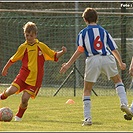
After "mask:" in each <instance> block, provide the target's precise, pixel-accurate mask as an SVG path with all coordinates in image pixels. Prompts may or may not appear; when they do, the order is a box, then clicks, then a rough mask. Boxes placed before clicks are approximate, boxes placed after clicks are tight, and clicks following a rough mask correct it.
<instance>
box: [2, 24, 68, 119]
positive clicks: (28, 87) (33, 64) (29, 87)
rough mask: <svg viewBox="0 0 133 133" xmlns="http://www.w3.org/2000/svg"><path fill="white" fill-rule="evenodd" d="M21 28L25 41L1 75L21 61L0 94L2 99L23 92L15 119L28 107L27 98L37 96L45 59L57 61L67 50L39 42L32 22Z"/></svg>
mask: <svg viewBox="0 0 133 133" xmlns="http://www.w3.org/2000/svg"><path fill="white" fill-rule="evenodd" d="M23 30H24V36H25V40H26V41H25V42H24V43H23V44H21V45H20V46H19V47H18V49H17V51H16V53H15V54H14V55H13V56H12V57H11V58H10V59H9V61H8V62H7V63H6V65H5V66H4V68H3V70H2V75H3V76H6V75H7V72H8V69H9V68H10V66H11V65H13V64H14V63H15V62H17V61H18V60H21V61H22V66H21V68H20V71H19V74H18V75H17V76H16V78H15V79H14V81H13V82H12V84H11V86H10V87H9V88H7V89H6V90H5V91H4V92H3V93H1V94H0V99H1V100H4V99H6V98H7V97H9V96H10V95H12V94H15V93H16V94H18V93H20V92H23V95H22V100H21V103H20V106H19V108H18V112H17V113H16V115H15V121H21V120H22V116H23V115H24V112H25V111H26V109H27V107H28V101H29V99H30V98H35V97H36V96H37V94H38V92H39V89H40V87H41V84H42V80H43V75H44V63H45V61H47V60H51V61H55V62H57V61H58V59H59V58H60V57H61V56H62V55H63V54H64V53H66V52H67V48H66V47H64V46H63V47H62V50H60V51H58V52H56V51H54V50H52V49H50V48H49V47H48V46H47V45H46V44H44V43H43V42H40V41H39V40H38V39H37V26H36V24H35V23H33V22H27V23H26V24H25V25H24V26H23Z"/></svg>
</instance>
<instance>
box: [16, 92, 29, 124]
mask: <svg viewBox="0 0 133 133" xmlns="http://www.w3.org/2000/svg"><path fill="white" fill-rule="evenodd" d="M30 97H31V95H30V94H29V93H28V92H26V91H24V92H23V95H22V99H21V103H20V106H19V108H18V112H17V113H16V115H15V121H21V118H22V117H23V115H24V113H25V111H26V109H27V106H28V101H29V99H30Z"/></svg>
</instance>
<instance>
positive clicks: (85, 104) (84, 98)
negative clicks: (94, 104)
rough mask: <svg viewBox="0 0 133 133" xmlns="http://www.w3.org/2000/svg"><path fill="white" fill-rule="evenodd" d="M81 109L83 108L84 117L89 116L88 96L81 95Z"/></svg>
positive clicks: (89, 103) (89, 100) (89, 102)
mask: <svg viewBox="0 0 133 133" xmlns="http://www.w3.org/2000/svg"><path fill="white" fill-rule="evenodd" d="M83 109H84V119H88V118H89V117H91V111H90V110H91V99H90V96H84V97H83Z"/></svg>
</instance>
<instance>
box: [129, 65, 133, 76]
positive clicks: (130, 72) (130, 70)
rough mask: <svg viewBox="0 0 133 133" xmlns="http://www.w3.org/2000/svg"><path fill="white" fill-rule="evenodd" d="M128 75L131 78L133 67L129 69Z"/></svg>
mask: <svg viewBox="0 0 133 133" xmlns="http://www.w3.org/2000/svg"><path fill="white" fill-rule="evenodd" d="M129 74H130V75H131V76H133V67H130V68H129Z"/></svg>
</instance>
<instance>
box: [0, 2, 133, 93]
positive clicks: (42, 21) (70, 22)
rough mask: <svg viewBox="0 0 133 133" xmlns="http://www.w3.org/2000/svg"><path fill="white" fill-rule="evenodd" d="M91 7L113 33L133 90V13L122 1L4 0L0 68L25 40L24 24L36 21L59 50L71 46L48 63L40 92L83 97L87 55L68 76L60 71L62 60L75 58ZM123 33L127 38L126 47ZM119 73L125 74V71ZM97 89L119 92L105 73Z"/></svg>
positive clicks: (43, 37) (2, 80) (1, 80)
mask: <svg viewBox="0 0 133 133" xmlns="http://www.w3.org/2000/svg"><path fill="white" fill-rule="evenodd" d="M129 4H130V5H131V3H129ZM88 6H90V7H95V8H96V9H97V10H98V14H99V19H98V24H100V25H101V26H103V27H104V28H105V29H107V30H108V32H110V34H111V35H112V36H113V38H114V39H115V41H116V43H117V45H118V47H119V51H120V53H121V55H122V57H123V60H124V61H125V62H126V64H127V69H126V70H125V71H124V76H123V80H124V84H125V86H126V89H127V91H129V93H130V92H131V91H132V90H131V88H132V87H131V77H130V76H129V74H128V69H129V64H130V61H131V57H132V51H133V38H132V37H133V32H132V29H133V14H132V8H130V7H129V8H127V9H126V12H124V13H123V12H121V3H120V2H106V3H103V2H98V3H97V2H41V3H40V2H14V3H10V2H5V3H2V2H0V7H1V8H0V29H1V32H0V37H1V40H0V64H1V65H0V71H2V69H3V67H4V65H5V64H6V62H7V61H8V59H9V58H10V57H11V56H12V55H13V54H14V53H15V51H16V50H17V48H18V46H19V45H20V44H22V43H23V42H24V41H25V39H24V36H23V29H22V27H23V25H24V24H25V23H26V22H28V21H32V22H35V23H36V25H37V27H38V39H39V40H40V41H42V42H44V43H45V44H47V45H48V46H49V47H50V48H51V49H54V50H56V51H59V50H61V47H62V46H63V45H64V46H66V47H67V49H68V52H67V54H65V55H64V56H63V57H61V58H60V59H59V61H58V62H57V63H55V62H51V61H47V62H46V63H45V66H44V69H45V74H44V78H43V84H42V89H41V91H40V95H46V96H51V95H54V94H55V93H56V92H57V91H58V90H59V91H58V93H57V95H59V96H69V95H74V96H78V95H80V96H81V95H82V89H83V75H84V67H85V66H84V61H85V55H82V56H81V57H80V58H79V59H78V60H77V61H76V62H75V64H74V65H73V66H72V67H71V68H70V69H69V70H68V71H67V73H65V74H64V75H61V74H60V73H59V70H60V67H61V65H62V63H64V62H66V61H67V60H68V59H69V58H70V57H71V55H72V54H73V52H74V51H75V49H76V47H77V46H76V38H77V34H78V33H79V31H80V30H81V29H83V28H85V27H86V25H85V23H84V21H83V19H82V17H81V14H82V12H83V10H84V8H86V7H88ZM123 29H126V32H123V31H124V30H123ZM122 34H123V35H124V37H125V38H124V39H125V41H126V42H125V45H124V47H123V44H122V39H123V38H122ZM20 66H21V62H17V63H15V64H14V65H13V66H12V67H11V68H10V69H9V71H8V75H7V76H6V77H2V76H1V75H0V86H1V88H5V87H7V86H9V84H10V83H11V82H12V81H13V80H14V78H15V77H16V75H17V74H18V71H19V69H20ZM119 72H120V74H121V75H122V72H121V70H119ZM93 90H94V92H96V93H97V95H115V89H114V84H113V82H112V81H108V80H107V78H106V76H105V75H103V74H101V75H100V77H99V78H98V81H97V83H96V84H95V85H94V88H93ZM92 94H95V93H93V92H92Z"/></svg>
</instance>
